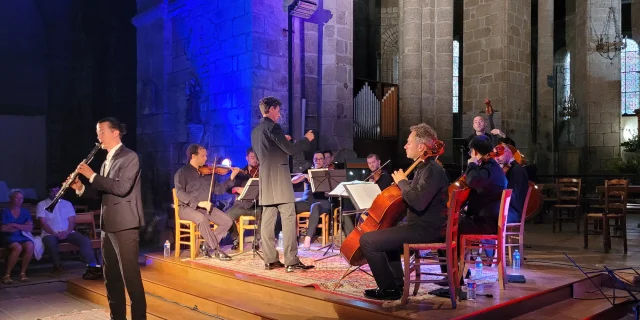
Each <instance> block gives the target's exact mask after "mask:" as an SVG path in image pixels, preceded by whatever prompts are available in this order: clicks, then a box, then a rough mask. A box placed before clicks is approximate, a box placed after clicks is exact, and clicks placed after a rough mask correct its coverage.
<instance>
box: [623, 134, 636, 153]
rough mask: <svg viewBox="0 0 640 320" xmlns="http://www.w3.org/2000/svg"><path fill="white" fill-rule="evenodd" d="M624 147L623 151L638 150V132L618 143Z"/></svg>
mask: <svg viewBox="0 0 640 320" xmlns="http://www.w3.org/2000/svg"><path fill="white" fill-rule="evenodd" d="M620 146H621V147H623V148H624V151H625V152H640V139H638V133H637V132H636V133H635V134H633V136H631V139H629V140H627V141H625V142H623V143H621V144H620Z"/></svg>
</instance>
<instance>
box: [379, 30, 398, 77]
mask: <svg viewBox="0 0 640 320" xmlns="http://www.w3.org/2000/svg"><path fill="white" fill-rule="evenodd" d="M380 42H381V47H382V57H381V60H382V61H381V64H382V66H381V67H382V68H381V71H382V73H381V77H380V78H381V80H382V82H389V83H398V70H399V67H400V65H399V64H400V60H399V56H398V52H399V50H400V46H399V42H398V26H393V27H389V28H387V29H386V30H384V31H383V32H382V34H381V35H380Z"/></svg>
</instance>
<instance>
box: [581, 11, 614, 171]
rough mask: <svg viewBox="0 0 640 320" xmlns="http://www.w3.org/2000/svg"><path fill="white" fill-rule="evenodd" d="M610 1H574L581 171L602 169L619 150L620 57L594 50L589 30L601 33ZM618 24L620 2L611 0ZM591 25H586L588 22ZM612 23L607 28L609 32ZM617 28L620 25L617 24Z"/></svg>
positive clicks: (605, 167)
mask: <svg viewBox="0 0 640 320" xmlns="http://www.w3.org/2000/svg"><path fill="white" fill-rule="evenodd" d="M610 5H611V3H610V2H606V1H605V2H602V3H597V2H593V1H591V2H590V1H576V19H575V21H576V28H575V35H576V36H575V48H576V55H575V56H576V58H575V64H573V56H572V65H571V67H572V68H573V67H574V65H575V69H574V70H575V73H574V75H575V77H573V78H572V84H571V86H572V88H574V89H573V90H574V96H575V98H576V102H577V104H578V108H579V111H578V113H579V115H578V123H577V125H576V142H577V143H578V145H579V146H583V147H584V148H585V149H584V150H585V152H584V153H583V156H585V155H586V157H584V162H583V166H582V168H583V170H588V171H592V170H604V169H607V164H608V163H609V162H611V161H612V160H613V159H615V158H616V157H617V156H618V154H619V153H620V58H619V57H618V58H616V59H613V60H608V59H606V58H604V57H602V56H600V54H598V53H597V52H596V51H595V47H594V46H595V44H594V42H593V39H594V35H593V34H592V30H595V32H597V33H600V32H602V30H603V27H604V24H605V22H606V19H607V14H608V11H609V6H610ZM613 6H614V7H615V8H616V16H617V17H618V24H620V18H619V17H620V2H617V3H616V2H615V1H614V2H613ZM590 23H591V24H592V25H589V24H590ZM613 29H614V28H613V26H611V28H610V30H612V33H613V32H614V31H615V30H613ZM618 30H620V25H618Z"/></svg>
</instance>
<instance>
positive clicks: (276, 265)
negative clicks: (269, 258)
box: [264, 261, 284, 270]
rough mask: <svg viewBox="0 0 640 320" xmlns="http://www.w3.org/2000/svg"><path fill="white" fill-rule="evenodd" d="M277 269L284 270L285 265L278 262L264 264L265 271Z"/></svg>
mask: <svg viewBox="0 0 640 320" xmlns="http://www.w3.org/2000/svg"><path fill="white" fill-rule="evenodd" d="M276 268H284V263H282V262H280V261H276V262H272V263H265V264H264V269H265V270H272V269H276Z"/></svg>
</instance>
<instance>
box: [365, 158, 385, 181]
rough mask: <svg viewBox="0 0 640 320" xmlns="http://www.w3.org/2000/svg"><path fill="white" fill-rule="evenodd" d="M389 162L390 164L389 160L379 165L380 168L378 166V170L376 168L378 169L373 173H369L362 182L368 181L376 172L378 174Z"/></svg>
mask: <svg viewBox="0 0 640 320" xmlns="http://www.w3.org/2000/svg"><path fill="white" fill-rule="evenodd" d="M389 162H391V160H387V162H385V163H384V164H383V165H381V166H380V168H378V169H376V170H374V171H373V172H371V174H370V175H369V176H368V177H366V178H365V179H364V181H369V179H370V178H371V177H373V175H374V174H375V173H376V172H378V171H380V170H382V168H383V167H384V166H386V165H387V164H389Z"/></svg>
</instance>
